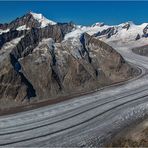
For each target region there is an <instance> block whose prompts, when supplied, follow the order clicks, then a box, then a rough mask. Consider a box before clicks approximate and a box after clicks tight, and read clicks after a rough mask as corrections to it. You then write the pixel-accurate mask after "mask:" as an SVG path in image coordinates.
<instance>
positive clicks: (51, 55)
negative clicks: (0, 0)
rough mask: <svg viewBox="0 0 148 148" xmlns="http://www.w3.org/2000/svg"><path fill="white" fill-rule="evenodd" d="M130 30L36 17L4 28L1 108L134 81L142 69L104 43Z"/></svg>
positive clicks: (0, 65) (0, 49) (0, 55)
mask: <svg viewBox="0 0 148 148" xmlns="http://www.w3.org/2000/svg"><path fill="white" fill-rule="evenodd" d="M123 27H124V28H123ZM130 27H132V26H128V25H123V26H122V27H121V25H119V26H118V27H117V26H116V27H110V26H107V25H105V24H102V25H101V24H98V23H97V24H95V25H93V26H90V27H86V26H78V25H75V24H73V23H71V22H70V23H55V22H54V21H50V20H48V19H46V18H45V17H44V16H42V15H41V14H36V13H33V12H30V13H27V14H26V15H24V16H23V17H20V18H17V19H16V20H14V21H12V22H10V23H8V24H1V25H0V28H1V34H0V107H1V109H4V108H9V107H14V106H18V105H21V104H22V103H27V102H33V101H35V102H37V101H41V100H47V99H55V98H57V97H61V96H71V95H72V94H75V93H81V92H88V91H91V90H94V89H96V88H100V87H103V86H105V85H109V84H112V83H115V82H119V81H122V80H125V79H128V78H130V77H132V76H133V75H134V74H135V73H136V70H135V69H134V68H132V67H131V65H129V64H128V63H127V62H126V61H125V60H124V59H123V57H122V56H121V55H120V54H119V53H118V52H117V51H115V50H114V49H113V48H112V47H111V46H109V45H108V44H106V43H105V42H103V41H101V40H99V39H98V37H102V36H103V37H104V36H109V35H108V34H110V37H109V38H112V37H113V36H114V35H115V34H117V33H115V32H116V31H114V29H116V30H117V31H118V32H119V31H121V30H120V29H123V30H124V29H125V30H126V31H128V30H130ZM113 28H114V29H113ZM119 28H120V29H119ZM99 32H100V34H101V35H100V34H98V33H99ZM111 32H112V33H111ZM145 32H146V31H145ZM140 35H141V34H140ZM106 39H108V37H107V38H106Z"/></svg>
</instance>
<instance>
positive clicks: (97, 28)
mask: <svg viewBox="0 0 148 148" xmlns="http://www.w3.org/2000/svg"><path fill="white" fill-rule="evenodd" d="M109 27H110V26H108V25H104V26H102V27H100V26H93V27H90V26H80V25H78V26H77V27H76V28H75V30H74V31H72V32H70V33H68V34H66V36H65V40H66V39H68V38H73V37H78V36H80V35H81V34H82V33H84V32H86V33H88V34H89V35H93V34H94V33H97V32H99V31H103V30H104V29H107V28H109Z"/></svg>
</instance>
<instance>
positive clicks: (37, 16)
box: [30, 12, 56, 28]
mask: <svg viewBox="0 0 148 148" xmlns="http://www.w3.org/2000/svg"><path fill="white" fill-rule="evenodd" d="M30 14H31V15H32V16H33V17H34V18H35V19H36V20H37V21H38V22H39V23H41V28H43V27H46V26H47V25H49V24H50V25H55V24H56V22H54V21H52V20H48V19H47V18H46V17H44V16H43V15H42V14H37V13H34V12H30Z"/></svg>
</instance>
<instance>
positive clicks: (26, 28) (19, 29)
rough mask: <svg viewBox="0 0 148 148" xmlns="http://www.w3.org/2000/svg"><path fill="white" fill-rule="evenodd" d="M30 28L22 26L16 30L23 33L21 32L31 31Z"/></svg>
mask: <svg viewBox="0 0 148 148" xmlns="http://www.w3.org/2000/svg"><path fill="white" fill-rule="evenodd" d="M29 29H30V28H28V27H26V25H23V26H20V27H18V28H16V30H18V31H21V30H29Z"/></svg>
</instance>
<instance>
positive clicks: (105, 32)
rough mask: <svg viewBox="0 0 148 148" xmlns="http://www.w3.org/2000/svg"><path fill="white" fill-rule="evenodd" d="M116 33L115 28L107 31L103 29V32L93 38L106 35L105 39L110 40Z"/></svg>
mask: <svg viewBox="0 0 148 148" xmlns="http://www.w3.org/2000/svg"><path fill="white" fill-rule="evenodd" d="M116 33H117V29H116V28H115V27H109V28H107V29H104V30H103V31H101V32H100V31H99V32H98V33H95V34H94V35H93V36H94V37H98V36H102V35H106V38H110V37H111V36H112V35H114V34H116Z"/></svg>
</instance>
